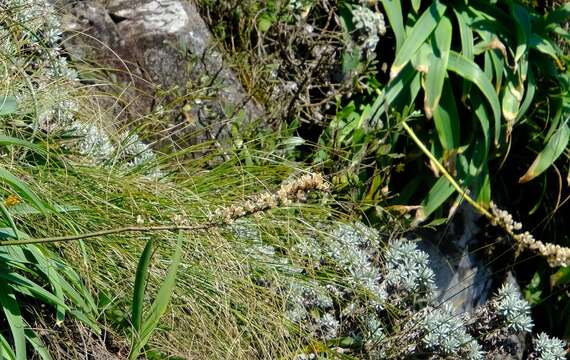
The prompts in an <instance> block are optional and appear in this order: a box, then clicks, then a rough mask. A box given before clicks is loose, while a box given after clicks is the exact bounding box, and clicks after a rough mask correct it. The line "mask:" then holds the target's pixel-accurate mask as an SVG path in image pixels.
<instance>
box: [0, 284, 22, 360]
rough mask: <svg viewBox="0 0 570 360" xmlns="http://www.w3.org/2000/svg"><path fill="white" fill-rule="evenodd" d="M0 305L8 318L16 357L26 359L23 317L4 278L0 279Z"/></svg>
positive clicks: (19, 359)
mask: <svg viewBox="0 0 570 360" xmlns="http://www.w3.org/2000/svg"><path fill="white" fill-rule="evenodd" d="M0 288H1V289H2V291H0V305H2V309H3V310H4V314H5V315H6V320H8V325H9V326H10V331H11V332H12V338H13V339H14V345H15V348H16V359H17V360H26V359H27V358H28V357H27V355H26V334H25V332H24V330H25V324H24V318H23V317H22V313H21V312H20V306H19V305H18V301H17V300H16V295H14V291H13V289H12V287H11V286H10V284H9V283H8V282H6V281H5V280H4V279H0Z"/></svg>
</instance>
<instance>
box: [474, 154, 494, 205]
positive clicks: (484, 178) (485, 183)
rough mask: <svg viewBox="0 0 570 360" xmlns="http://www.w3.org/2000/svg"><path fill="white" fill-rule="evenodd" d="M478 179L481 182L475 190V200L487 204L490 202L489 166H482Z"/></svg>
mask: <svg viewBox="0 0 570 360" xmlns="http://www.w3.org/2000/svg"><path fill="white" fill-rule="evenodd" d="M480 180H481V183H480V184H479V187H478V189H476V190H475V194H476V197H477V202H479V203H482V204H485V205H488V204H489V203H490V202H491V177H490V176H489V167H488V166H487V165H486V164H485V165H484V167H483V172H482V173H481V175H480Z"/></svg>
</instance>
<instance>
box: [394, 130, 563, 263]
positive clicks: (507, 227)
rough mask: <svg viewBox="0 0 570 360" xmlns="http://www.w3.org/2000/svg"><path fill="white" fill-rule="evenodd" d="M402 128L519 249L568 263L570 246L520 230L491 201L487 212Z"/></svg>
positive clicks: (419, 141) (550, 259)
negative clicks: (535, 236) (539, 238)
mask: <svg viewBox="0 0 570 360" xmlns="http://www.w3.org/2000/svg"><path fill="white" fill-rule="evenodd" d="M402 126H403V127H404V130H406V132H407V133H408V135H409V136H410V137H411V138H412V140H413V141H414V142H415V143H416V145H418V147H419V148H420V150H421V151H422V152H423V153H424V154H426V155H427V157H428V158H429V159H430V160H431V161H432V163H433V164H434V165H435V166H436V167H437V169H438V170H439V171H440V172H441V173H442V174H443V176H444V177H445V178H446V179H447V180H448V181H449V183H450V184H451V186H453V187H454V188H455V190H456V191H457V192H458V193H459V194H460V195H461V196H462V197H463V198H464V199H465V200H466V201H467V202H468V203H469V204H471V206H473V207H474V208H475V209H476V210H477V211H479V213H481V214H482V215H484V216H485V217H486V218H487V219H489V221H490V222H491V224H493V225H495V226H499V227H501V228H502V229H503V230H504V231H505V232H506V233H507V234H509V235H510V236H511V237H512V238H513V239H514V240H515V242H516V243H517V244H518V245H519V246H520V248H521V249H528V250H531V251H534V252H537V253H539V254H540V255H542V256H544V257H545V258H546V260H547V261H548V264H549V265H550V266H551V267H557V266H568V265H569V264H570V248H567V247H563V246H560V245H555V244H550V243H544V242H542V241H539V240H536V239H535V238H534V237H533V236H532V234H531V233H529V232H528V231H525V232H520V231H521V230H522V224H521V223H518V222H515V221H514V220H513V217H512V216H511V215H510V214H509V213H508V212H507V211H506V210H501V209H499V208H497V206H496V205H495V204H493V203H492V202H491V211H490V212H489V211H488V210H487V209H485V208H484V207H483V206H481V204H479V203H478V202H477V201H475V200H474V199H473V198H472V197H471V196H469V194H468V193H467V191H465V190H463V189H462V188H461V186H460V185H459V184H458V183H457V181H455V179H454V178H453V176H451V174H449V172H448V171H447V169H446V168H445V167H444V166H443V165H442V164H441V163H440V162H439V160H437V159H436V158H435V156H433V154H432V153H431V151H429V150H428V148H426V146H425V145H424V144H423V143H422V141H421V140H420V139H419V138H418V137H417V135H416V134H415V133H414V131H413V130H412V129H411V128H410V127H409V126H408V124H406V122H405V121H403V122H402Z"/></svg>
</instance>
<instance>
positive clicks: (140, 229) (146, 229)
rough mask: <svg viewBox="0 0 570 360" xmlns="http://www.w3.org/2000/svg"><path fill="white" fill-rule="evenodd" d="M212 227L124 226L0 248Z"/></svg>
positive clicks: (5, 243) (12, 242) (15, 242)
mask: <svg viewBox="0 0 570 360" xmlns="http://www.w3.org/2000/svg"><path fill="white" fill-rule="evenodd" d="M214 226H218V225H217V224H214V223H206V224H201V225H193V226H190V225H157V226H125V227H121V228H114V229H108V230H101V231H94V232H90V233H85V234H78V235H69V236H56V237H49V238H41V239H22V240H5V241H0V246H9V245H28V244H43V243H54V242H62V241H75V240H85V239H89V238H94V237H100V236H106V235H114V234H121V233H127V232H155V231H179V230H185V231H196V230H206V229H209V228H212V227H214Z"/></svg>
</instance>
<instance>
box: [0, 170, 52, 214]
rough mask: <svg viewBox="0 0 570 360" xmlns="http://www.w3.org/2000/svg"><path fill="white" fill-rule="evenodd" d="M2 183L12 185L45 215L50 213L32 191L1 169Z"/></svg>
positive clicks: (0, 178)
mask: <svg viewBox="0 0 570 360" xmlns="http://www.w3.org/2000/svg"><path fill="white" fill-rule="evenodd" d="M0 181H2V182H4V183H6V184H8V185H10V186H11V187H12V188H13V189H14V190H15V191H16V192H17V193H18V194H19V195H20V196H21V197H22V198H24V199H26V200H28V201H30V202H31V203H32V204H33V205H34V206H35V207H36V208H37V209H38V210H40V211H42V212H43V213H47V212H48V211H49V210H48V207H47V206H46V205H45V204H44V202H43V201H41V200H40V198H39V197H38V196H37V195H36V194H35V193H34V192H33V191H32V189H30V188H29V187H28V185H26V183H25V182H23V181H22V180H20V179H19V178H17V177H16V176H14V175H13V174H12V173H11V172H9V171H8V170H6V169H3V168H0Z"/></svg>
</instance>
